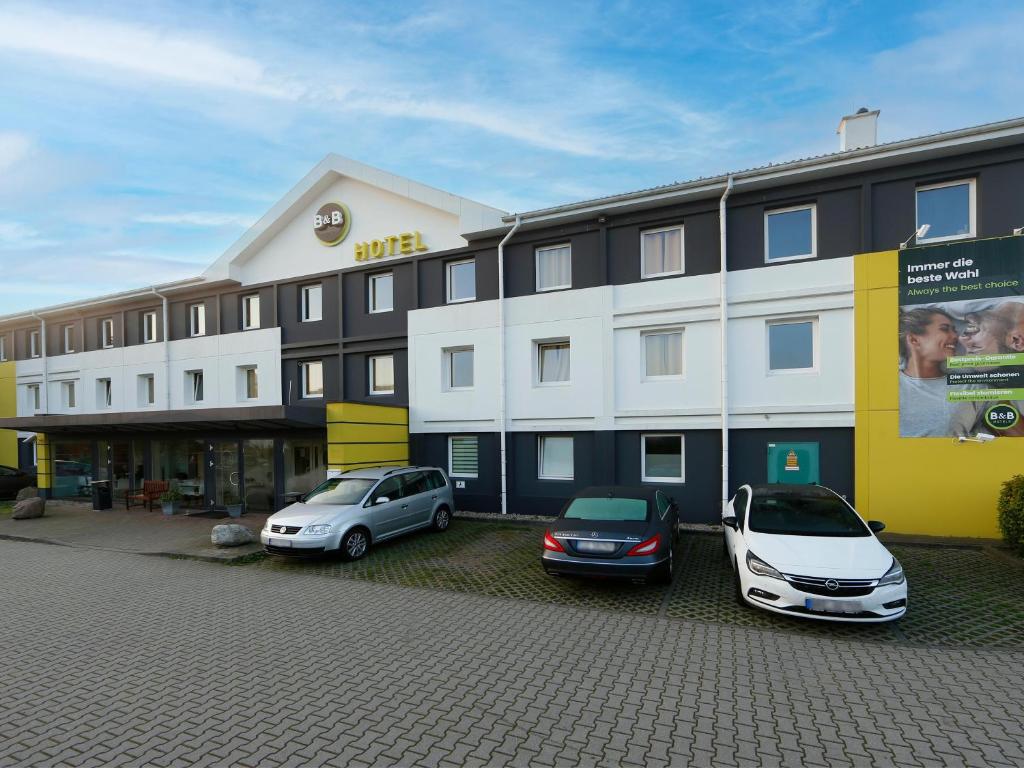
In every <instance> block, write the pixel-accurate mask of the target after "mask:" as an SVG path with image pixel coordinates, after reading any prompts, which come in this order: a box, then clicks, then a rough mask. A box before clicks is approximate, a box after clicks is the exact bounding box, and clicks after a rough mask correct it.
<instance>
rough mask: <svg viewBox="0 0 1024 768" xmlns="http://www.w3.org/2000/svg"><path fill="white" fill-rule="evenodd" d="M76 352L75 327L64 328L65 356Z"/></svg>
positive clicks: (67, 326)
mask: <svg viewBox="0 0 1024 768" xmlns="http://www.w3.org/2000/svg"><path fill="white" fill-rule="evenodd" d="M74 351H75V326H74V325H65V326H64V354H66V355H68V354H71V353H72V352H74Z"/></svg>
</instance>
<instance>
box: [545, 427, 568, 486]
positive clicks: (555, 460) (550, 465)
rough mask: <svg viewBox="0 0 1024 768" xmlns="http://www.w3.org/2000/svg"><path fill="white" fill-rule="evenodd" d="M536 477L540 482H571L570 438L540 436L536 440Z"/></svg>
mask: <svg viewBox="0 0 1024 768" xmlns="http://www.w3.org/2000/svg"><path fill="white" fill-rule="evenodd" d="M537 477H538V478H540V479H542V480H572V478H573V457H572V438H571V437H555V436H553V435H542V436H540V437H538V438H537Z"/></svg>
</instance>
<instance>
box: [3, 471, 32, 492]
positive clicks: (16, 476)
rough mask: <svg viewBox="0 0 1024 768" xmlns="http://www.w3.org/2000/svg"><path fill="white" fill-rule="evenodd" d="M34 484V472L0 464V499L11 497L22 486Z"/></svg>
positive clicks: (26, 486)
mask: <svg viewBox="0 0 1024 768" xmlns="http://www.w3.org/2000/svg"><path fill="white" fill-rule="evenodd" d="M35 484H36V476H35V474H34V473H33V474H29V473H28V472H22V471H21V470H20V469H17V468H16V467H5V466H0V499H13V498H14V497H15V496H17V495H18V491H20V490H21V489H22V488H28V487H30V486H34V485H35Z"/></svg>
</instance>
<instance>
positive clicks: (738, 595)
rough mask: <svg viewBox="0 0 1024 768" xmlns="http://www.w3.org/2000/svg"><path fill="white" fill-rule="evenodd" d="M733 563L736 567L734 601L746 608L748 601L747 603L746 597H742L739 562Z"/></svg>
mask: <svg viewBox="0 0 1024 768" xmlns="http://www.w3.org/2000/svg"><path fill="white" fill-rule="evenodd" d="M735 565H736V569H735V570H736V602H737V603H739V604H740V605H741V606H743V607H744V608H746V607H747V605H748V603H747V600H746V598H745V597H743V582H741V581H740V568H739V564H738V563H735Z"/></svg>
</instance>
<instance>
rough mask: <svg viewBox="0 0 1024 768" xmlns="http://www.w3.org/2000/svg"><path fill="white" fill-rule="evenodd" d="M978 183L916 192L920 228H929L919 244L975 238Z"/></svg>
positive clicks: (930, 187) (953, 183)
mask: <svg viewBox="0 0 1024 768" xmlns="http://www.w3.org/2000/svg"><path fill="white" fill-rule="evenodd" d="M975 211H976V209H975V180H974V179H967V180H964V181H951V182H945V183H943V184H929V185H928V186H924V187H918V188H917V226H918V227H922V226H923V225H925V224H927V225H928V233H927V234H926V235H925V236H924V237H919V238H918V239H917V242H918V243H941V242H943V241H945V240H960V239H962V238H965V237H974V236H975V222H976V217H977V214H976V212H975Z"/></svg>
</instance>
